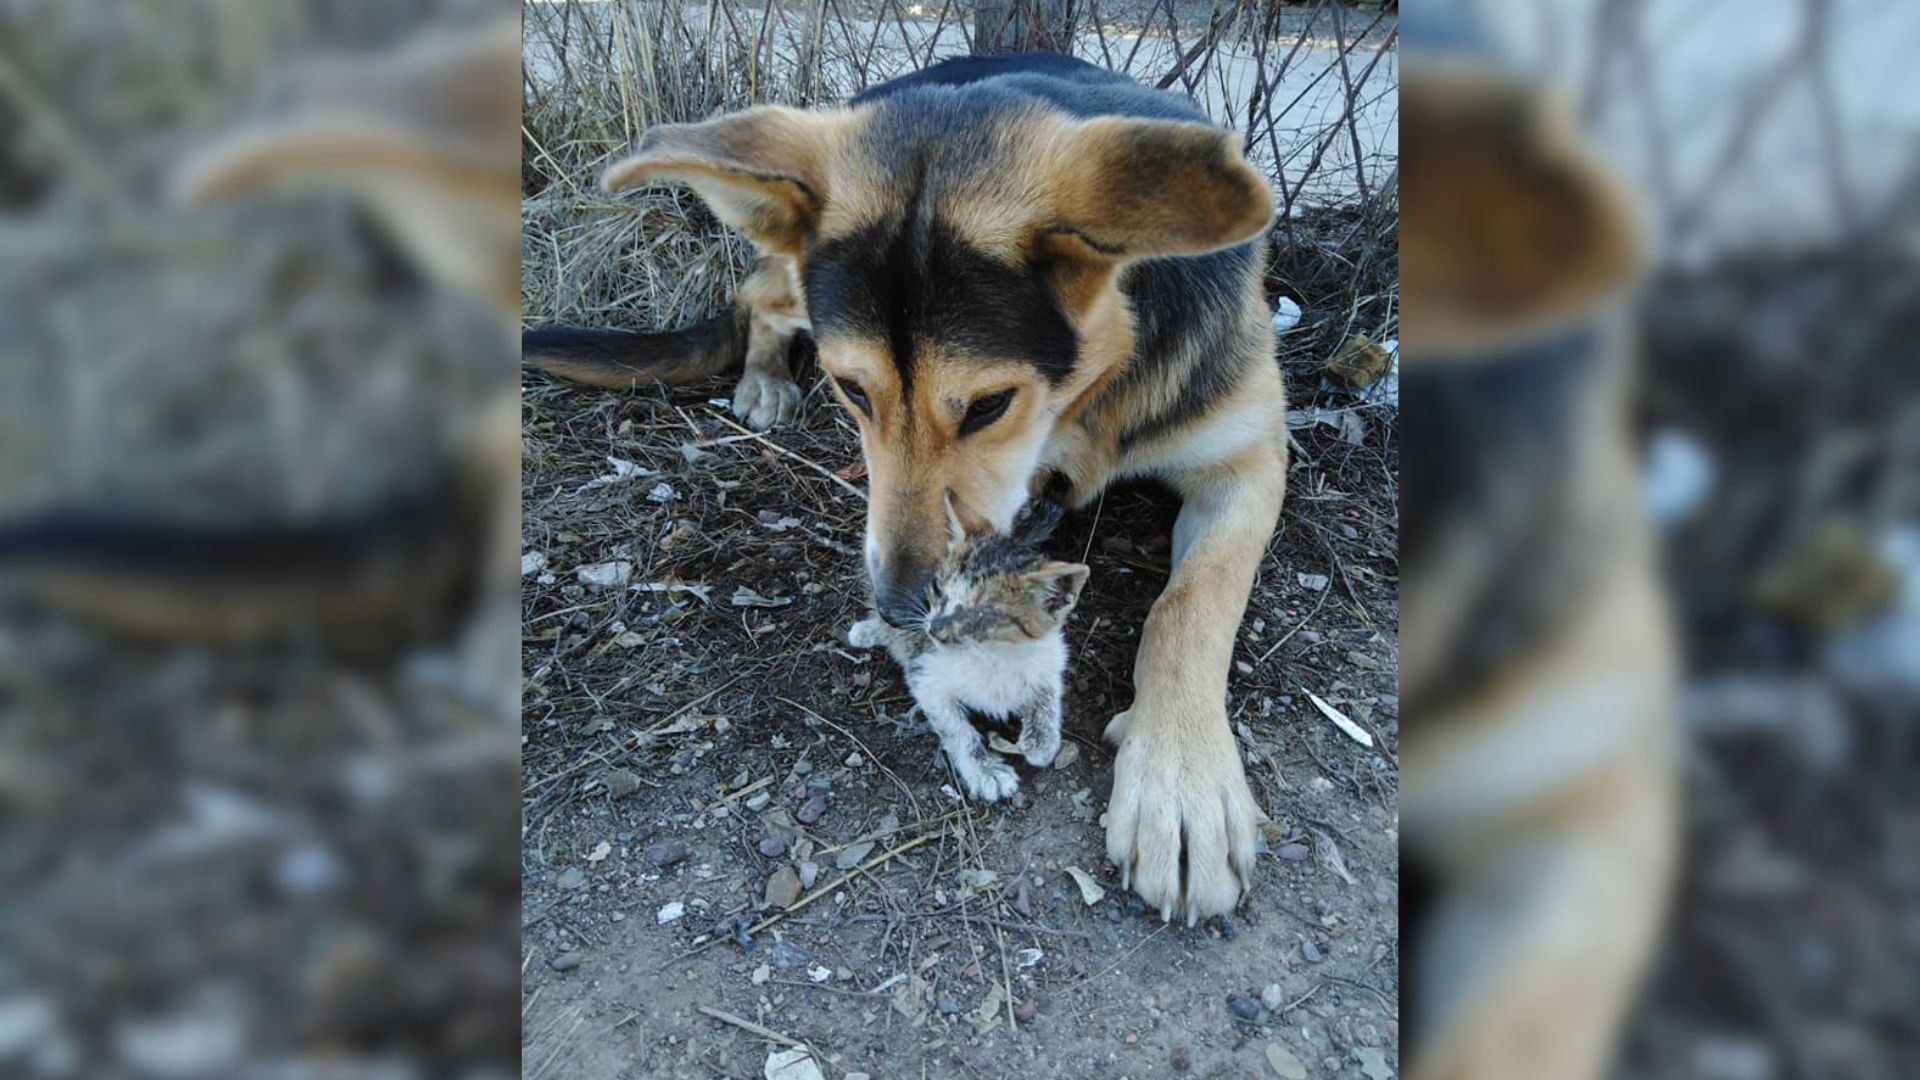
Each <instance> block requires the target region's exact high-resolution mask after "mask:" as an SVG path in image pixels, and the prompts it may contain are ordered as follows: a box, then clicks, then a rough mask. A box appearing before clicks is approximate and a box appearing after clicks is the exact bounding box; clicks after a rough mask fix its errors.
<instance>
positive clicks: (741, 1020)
mask: <svg viewBox="0 0 1920 1080" xmlns="http://www.w3.org/2000/svg"><path fill="white" fill-rule="evenodd" d="M694 1008H696V1009H698V1010H700V1012H701V1013H702V1014H704V1015H706V1016H711V1017H713V1018H714V1019H715V1020H718V1021H720V1022H721V1023H723V1024H732V1025H733V1026H734V1027H737V1028H739V1029H740V1030H741V1031H745V1032H748V1033H750V1034H753V1035H758V1036H760V1037H761V1038H763V1039H770V1040H772V1041H774V1042H777V1043H780V1044H782V1045H785V1046H796V1047H799V1048H800V1049H802V1050H805V1051H806V1052H807V1053H809V1054H814V1055H815V1056H818V1052H817V1051H815V1050H814V1048H813V1047H811V1046H808V1045H807V1044H806V1043H803V1042H801V1041H800V1040H799V1039H796V1038H794V1037H793V1036H791V1035H782V1034H780V1033H779V1032H777V1031H775V1030H773V1029H772V1028H770V1027H765V1026H762V1025H760V1024H756V1023H754V1022H753V1021H751V1020H749V1019H747V1018H746V1017H744V1016H735V1015H733V1014H732V1013H730V1012H727V1011H726V1010H725V1009H716V1008H714V1007H713V1006H711V1005H695V1006H694Z"/></svg>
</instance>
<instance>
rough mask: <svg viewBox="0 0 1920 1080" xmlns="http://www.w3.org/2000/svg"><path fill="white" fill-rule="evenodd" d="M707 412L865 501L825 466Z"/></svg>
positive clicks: (716, 412) (714, 411) (862, 494)
mask: <svg viewBox="0 0 1920 1080" xmlns="http://www.w3.org/2000/svg"><path fill="white" fill-rule="evenodd" d="M707 411H708V412H711V413H712V414H713V416H714V417H715V419H718V420H719V421H720V422H721V423H723V424H725V425H727V426H728V427H730V428H732V429H734V430H735V431H738V432H740V433H741V434H742V435H745V436H747V437H748V438H750V439H753V440H756V441H758V442H762V443H765V444H766V446H767V448H768V449H769V450H772V451H773V452H774V453H776V454H781V455H784V456H786V457H790V458H792V459H793V460H795V461H797V462H799V463H800V464H802V465H805V466H806V467H807V468H809V469H812V470H813V471H814V472H817V473H819V474H820V475H821V476H824V477H826V478H827V479H829V480H831V481H833V482H834V483H836V484H839V485H840V486H841V487H843V488H846V489H847V490H848V491H851V492H853V493H854V494H855V495H858V496H860V501H861V502H865V501H866V500H867V493H866V492H864V491H861V490H860V489H859V488H857V487H854V486H853V485H852V484H850V483H848V482H847V481H845V480H842V479H841V478H840V477H839V476H837V475H835V473H834V471H833V470H832V469H829V468H827V467H826V466H825V465H822V464H820V463H819V462H817V461H815V460H813V459H812V458H810V457H806V456H805V455H802V454H798V453H795V452H794V451H792V450H789V449H787V448H786V447H784V446H781V445H780V444H779V443H777V442H774V441H773V440H772V439H769V438H767V437H766V436H765V435H762V434H761V433H759V432H757V431H748V430H747V429H746V428H743V427H741V426H740V425H739V424H736V423H734V422H733V420H732V419H731V418H729V417H728V416H727V415H726V414H725V413H723V412H721V411H720V410H718V409H709V410H707Z"/></svg>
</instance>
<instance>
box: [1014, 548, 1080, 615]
mask: <svg viewBox="0 0 1920 1080" xmlns="http://www.w3.org/2000/svg"><path fill="white" fill-rule="evenodd" d="M1090 572H1091V571H1089V570H1088V569H1087V564H1086V563H1068V562H1050V563H1047V564H1046V565H1045V566H1042V567H1041V568H1040V569H1038V570H1035V571H1033V572H1032V573H1030V574H1028V575H1027V582H1028V584H1031V585H1037V586H1039V587H1041V588H1043V589H1045V590H1046V595H1047V613H1048V614H1049V615H1053V616H1056V617H1058V618H1059V619H1061V620H1062V621H1065V619H1066V617H1067V615H1068V613H1069V612H1071V611H1072V610H1073V605H1074V604H1075V603H1077V602H1078V601H1079V599H1080V589H1081V587H1082V586H1084V585H1085V584H1086V583H1087V575H1088V574H1089V573H1090Z"/></svg>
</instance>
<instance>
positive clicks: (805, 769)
mask: <svg viewBox="0 0 1920 1080" xmlns="http://www.w3.org/2000/svg"><path fill="white" fill-rule="evenodd" d="M812 771H813V762H811V761H808V760H807V759H806V758H801V759H800V760H799V761H796V762H794V763H793V775H795V776H805V775H807V774H808V773H810V772H812Z"/></svg>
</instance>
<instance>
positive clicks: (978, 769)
mask: <svg viewBox="0 0 1920 1080" xmlns="http://www.w3.org/2000/svg"><path fill="white" fill-rule="evenodd" d="M949 759H950V760H951V761H952V762H953V771H954V772H956V773H958V774H960V785H961V786H962V787H964V788H966V789H967V794H969V795H971V796H973V797H974V798H976V799H979V800H980V801H981V802H999V801H1000V800H1001V799H1011V798H1013V793H1014V792H1016V791H1019V790H1020V774H1019V773H1016V772H1014V771H1013V766H1011V765H1009V764H1007V763H1006V762H1004V761H1002V760H1000V758H999V756H998V755H996V754H994V753H992V752H991V751H989V750H988V749H987V748H986V747H985V746H976V747H974V748H973V750H972V752H971V753H965V754H958V755H949Z"/></svg>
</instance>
